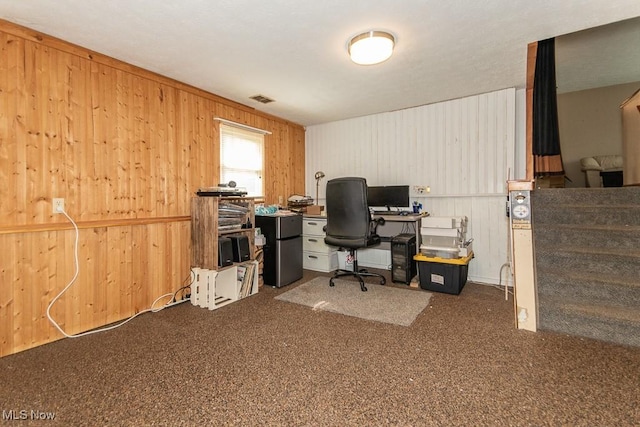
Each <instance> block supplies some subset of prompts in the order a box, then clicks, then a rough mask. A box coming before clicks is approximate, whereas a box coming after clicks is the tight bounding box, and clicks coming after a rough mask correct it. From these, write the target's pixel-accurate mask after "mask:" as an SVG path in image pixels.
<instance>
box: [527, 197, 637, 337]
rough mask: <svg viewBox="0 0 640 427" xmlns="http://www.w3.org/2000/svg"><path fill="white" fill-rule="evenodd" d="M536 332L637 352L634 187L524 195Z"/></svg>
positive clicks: (635, 198) (635, 203)
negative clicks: (527, 201) (532, 261)
mask: <svg viewBox="0 0 640 427" xmlns="http://www.w3.org/2000/svg"><path fill="white" fill-rule="evenodd" d="M531 207H532V214H531V215H532V219H533V223H532V225H533V237H534V249H535V263H536V265H535V268H536V282H537V294H538V314H539V317H538V327H539V329H543V330H544V329H546V330H551V331H556V332H561V333H567V334H571V335H577V336H582V337H587V338H593V339H598V340H603V341H609V342H614V343H617V344H626V345H632V346H638V347H640V309H639V307H640V244H639V243H640V187H618V188H571V189H569V188H549V189H539V190H535V191H533V192H532V193H531Z"/></svg>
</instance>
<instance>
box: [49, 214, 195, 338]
mask: <svg viewBox="0 0 640 427" xmlns="http://www.w3.org/2000/svg"><path fill="white" fill-rule="evenodd" d="M57 209H58V212H59V213H61V214H64V216H66V217H67V219H68V220H69V222H71V224H72V225H73V229H74V230H75V242H74V264H75V273H74V275H73V278H72V279H71V280H70V281H69V283H68V284H67V286H65V287H64V289H63V290H62V291H60V293H58V295H56V296H55V297H54V298H53V299H52V300H51V302H50V303H49V305H48V306H47V318H48V319H49V321H50V322H51V323H52V324H53V326H55V328H56V329H57V330H58V331H60V333H61V334H62V335H64V336H65V337H67V338H80V337H84V336H86V335H91V334H95V333H98V332H104V331H109V330H112V329H115V328H118V327H120V326H122V325H124V324H125V323H127V322H129V321H131V320H133V319H135V318H136V317H138V316H139V315H141V314H143V313H149V312H151V313H157V312H158V311H160V310H163V309H165V308H168V307H172V306H174V305H177V304H181V303H183V302H185V301H187V300H186V299H183V300H180V301H176V300H175V297H176V294H177V293H178V292H179V291H180V290H183V289H186V288H187V287H189V286H190V284H189V285H185V286H182V287H181V288H180V289H178V290H177V291H176V292H170V293H167V294H164V295H161V296H159V297H158V298H156V299H155V300H154V301H153V303H151V307H150V308H148V309H146V310H142V311H139V312H138V313H136V314H134V315H133V316H131V317H129V318H128V319H125V320H123V321H121V322H119V323H116V324H115V325H111V326H107V327H104V328H98V329H93V330H90V331H87V332H82V333H79V334H68V333H67V332H65V331H64V330H63V329H62V327H61V326H60V325H59V324H58V322H56V321H55V319H54V318H53V316H51V308H52V307H53V305H54V304H55V303H56V301H58V299H59V298H60V297H61V296H62V295H64V293H65V292H67V290H68V289H69V288H70V287H71V285H73V283H74V282H75V281H76V279H77V278H78V274H79V273H80V262H79V260H78V240H79V238H80V233H79V231H78V225H77V224H76V223H75V221H74V220H73V219H72V218H71V217H70V216H69V214H67V212H66V211H65V210H64V209H63V208H62V207H58V208H57ZM167 297H171V299H170V300H169V302H168V303H166V304H164V305H162V306H160V307H158V308H154V306H155V305H156V303H157V302H158V301H160V300H161V299H163V298H167Z"/></svg>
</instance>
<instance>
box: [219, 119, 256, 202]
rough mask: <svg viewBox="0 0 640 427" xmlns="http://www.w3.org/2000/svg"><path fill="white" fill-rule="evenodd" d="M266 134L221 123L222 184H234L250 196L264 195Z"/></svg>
mask: <svg viewBox="0 0 640 427" xmlns="http://www.w3.org/2000/svg"><path fill="white" fill-rule="evenodd" d="M263 165H264V135H263V134H262V133H258V132H253V131H250V130H246V129H241V128H238V127H234V126H229V125H226V124H224V123H220V182H222V183H226V182H229V181H235V182H236V184H237V185H238V187H243V188H245V189H246V190H247V196H251V197H261V196H263V195H264V194H263V193H264V190H263V182H262V175H263V169H264V166H263Z"/></svg>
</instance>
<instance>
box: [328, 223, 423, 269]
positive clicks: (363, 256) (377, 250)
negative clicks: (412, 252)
mask: <svg viewBox="0 0 640 427" xmlns="http://www.w3.org/2000/svg"><path fill="white" fill-rule="evenodd" d="M428 215H429V214H427V213H424V214H414V213H411V214H409V215H381V214H378V213H376V214H374V215H373V218H374V219H375V218H384V220H385V223H384V225H379V226H378V229H377V232H378V235H379V236H380V238H381V240H382V243H381V244H380V245H379V246H372V247H370V248H366V249H359V250H358V264H359V265H360V266H361V267H370V268H379V269H382V270H390V269H391V266H392V259H391V238H392V237H394V236H397V235H398V234H405V233H415V235H416V250H417V248H419V247H420V240H421V237H420V221H421V220H422V218H424V217H425V216H428ZM338 256H340V254H338Z"/></svg>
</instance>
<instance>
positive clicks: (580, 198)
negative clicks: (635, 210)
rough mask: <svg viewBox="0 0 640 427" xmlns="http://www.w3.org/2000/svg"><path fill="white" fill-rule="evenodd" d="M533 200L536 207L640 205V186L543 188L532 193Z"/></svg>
mask: <svg viewBox="0 0 640 427" xmlns="http://www.w3.org/2000/svg"><path fill="white" fill-rule="evenodd" d="M531 202H532V204H533V205H534V206H536V209H537V208H540V207H542V208H544V207H545V206H548V207H553V206H558V205H563V204H570V205H571V204H574V205H575V204H579V205H585V206H588V205H590V206H593V205H603V206H609V207H611V206H614V205H640V187H616V188H541V189H538V190H535V191H533V192H532V193H531Z"/></svg>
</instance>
